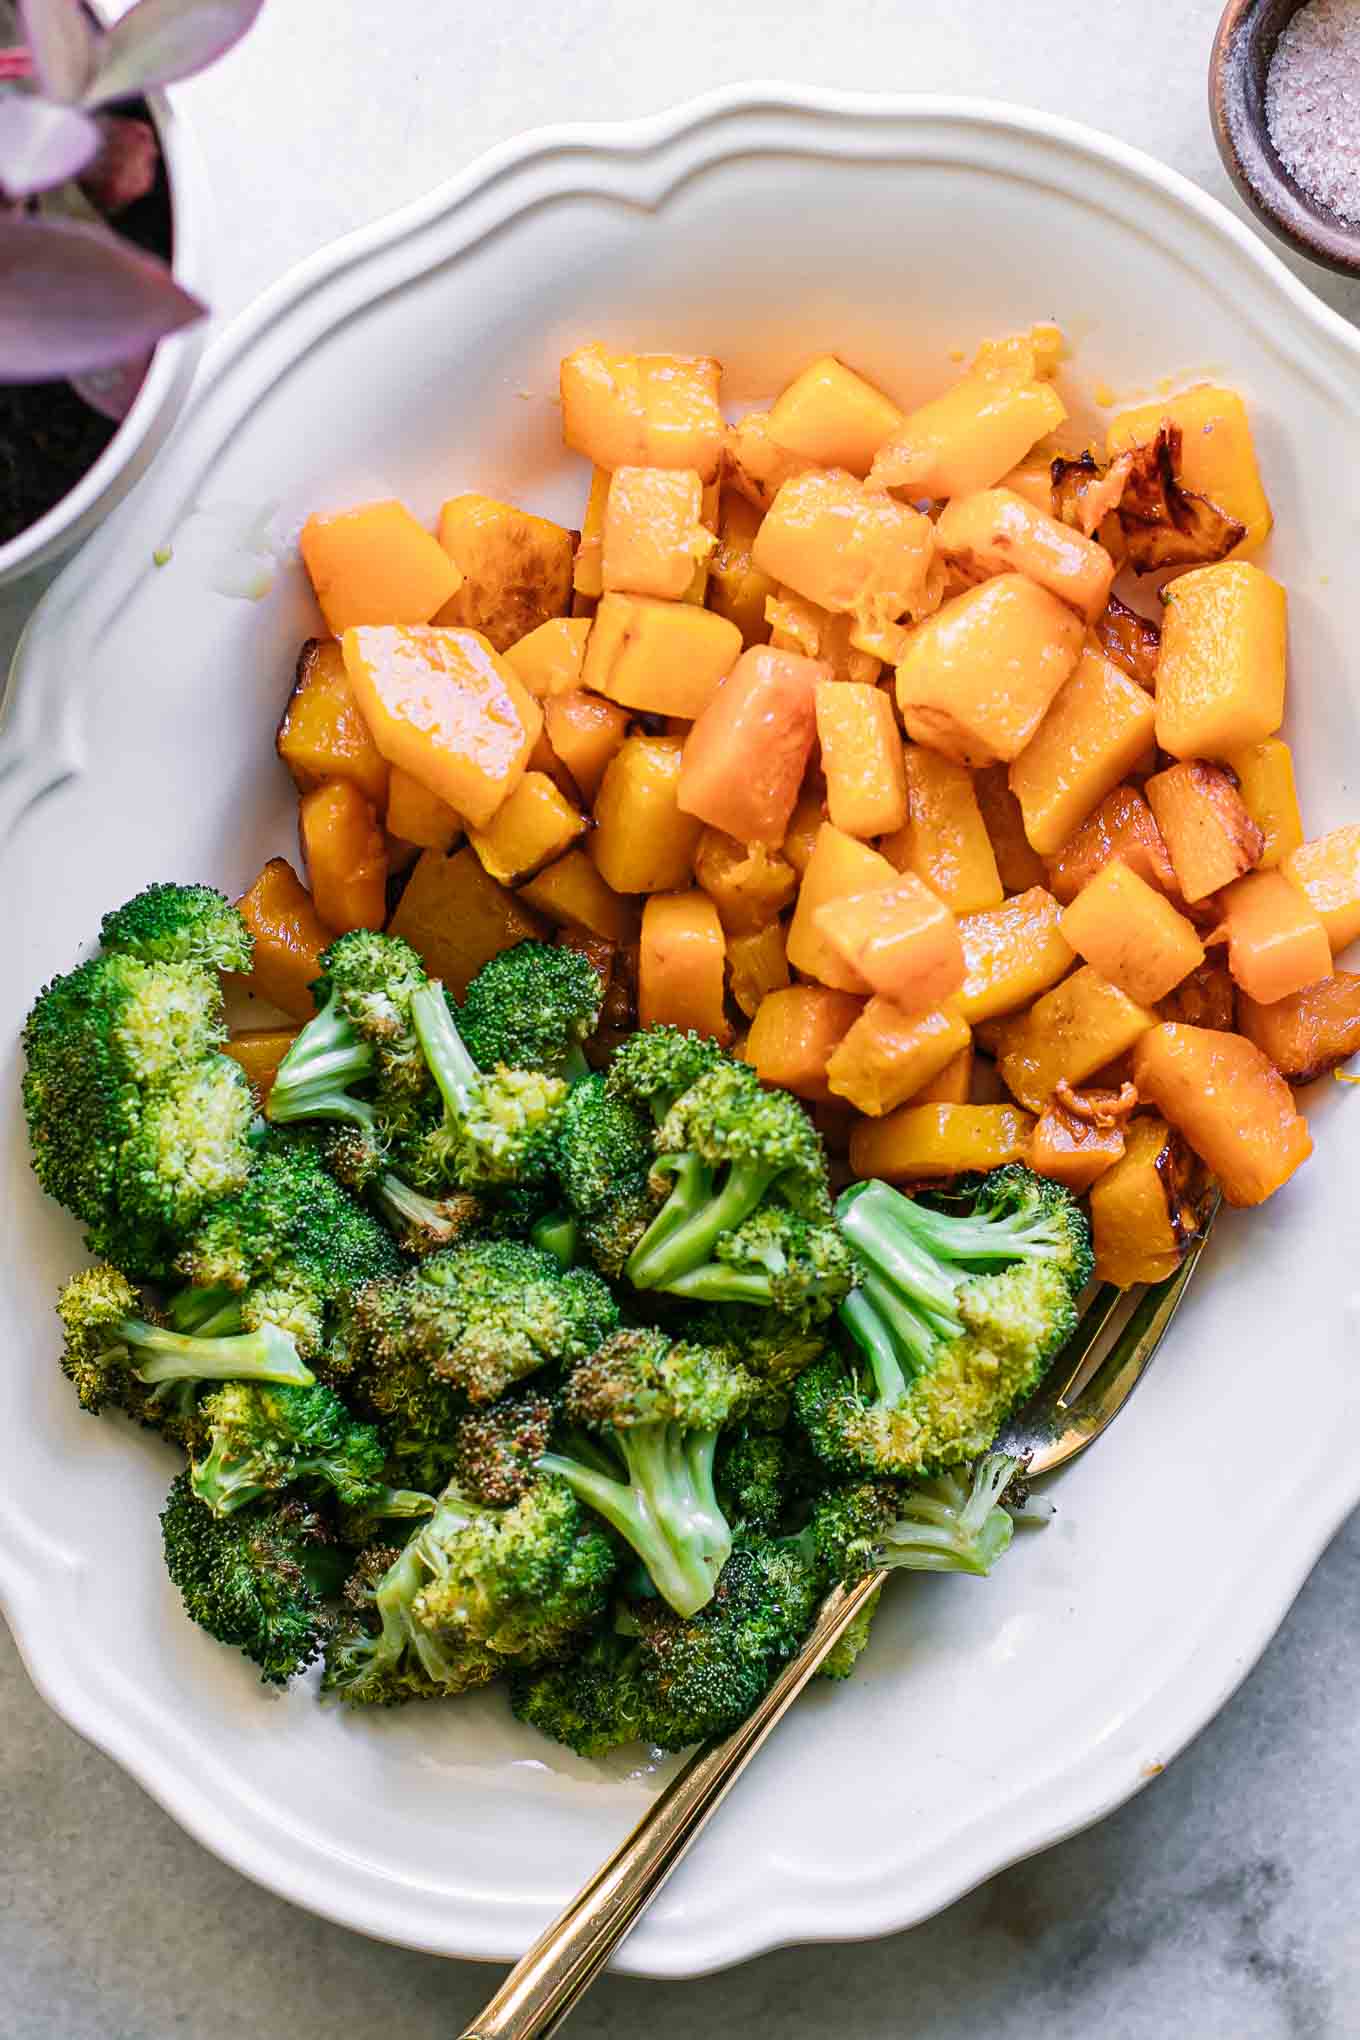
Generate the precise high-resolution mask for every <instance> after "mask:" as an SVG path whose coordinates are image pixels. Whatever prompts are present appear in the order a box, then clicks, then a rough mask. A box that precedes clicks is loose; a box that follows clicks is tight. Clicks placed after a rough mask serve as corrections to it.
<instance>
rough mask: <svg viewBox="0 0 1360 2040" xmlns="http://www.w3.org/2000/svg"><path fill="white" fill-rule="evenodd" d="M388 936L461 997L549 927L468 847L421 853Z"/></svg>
mask: <svg viewBox="0 0 1360 2040" xmlns="http://www.w3.org/2000/svg"><path fill="white" fill-rule="evenodd" d="M387 932H388V933H389V935H401V936H404V937H405V939H406V940H407V941H408V942H409V943H410V944H411V947H412V948H413V949H414V950H415V951H416V953H417V955H418V956H419V957H420V959H421V961H422V963H423V964H424V965H425V968H426V970H427V971H428V972H429V973H430V976H431V977H437V978H442V979H443V981H444V983H445V984H446V985H447V986H448V988H449V990H450V991H451V992H452V993H453V995H454V997H455V998H456V999H461V998H462V996H463V994H464V992H465V991H466V990H467V988H468V986H469V985H470V984H471V982H472V980H473V978H475V977H476V975H477V973H478V971H479V970H480V969H481V967H482V965H483V964H484V963H490V961H491V959H492V957H493V956H499V955H500V953H501V951H502V950H503V949H513V948H514V946H515V944H516V943H517V942H528V941H530V940H535V939H536V940H540V941H541V940H542V939H543V937H544V936H545V935H546V934H547V932H548V929H547V923H546V922H545V921H543V920H541V919H540V918H539V916H538V915H537V914H535V913H531V912H530V910H529V908H528V907H526V906H525V905H524V904H523V903H522V901H521V900H520V897H519V895H518V894H517V893H512V892H507V890H506V888H505V887H504V886H503V885H498V884H497V883H496V881H495V879H494V878H492V877H491V876H490V874H489V873H488V872H487V871H486V870H485V868H484V867H483V865H482V862H481V859H480V858H479V857H478V855H477V853H476V851H475V850H473V849H471V848H470V847H469V846H468V845H467V844H464V845H463V848H462V849H461V850H455V852H454V854H453V856H452V857H445V856H443V855H442V854H441V852H439V851H438V850H425V851H422V852H421V856H420V860H419V862H418V863H417V865H416V868H415V870H414V871H413V872H412V873H411V876H410V878H409V879H408V880H407V881H406V890H405V892H403V894H402V896H401V898H400V899H399V900H398V902H397V907H396V911H395V913H394V914H393V916H392V919H391V920H390V921H389V923H388V930H387Z"/></svg>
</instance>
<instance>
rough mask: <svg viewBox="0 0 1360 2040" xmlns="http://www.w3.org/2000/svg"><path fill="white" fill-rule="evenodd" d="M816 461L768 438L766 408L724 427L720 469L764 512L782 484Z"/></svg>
mask: <svg viewBox="0 0 1360 2040" xmlns="http://www.w3.org/2000/svg"><path fill="white" fill-rule="evenodd" d="M814 465H815V463H814V462H812V461H810V460H806V459H805V458H804V457H803V455H802V454H800V453H791V452H790V451H789V449H788V447H786V446H780V445H779V444H778V442H777V441H776V440H774V439H772V438H771V437H770V414H769V412H768V411H748V412H747V414H746V416H745V417H744V418H739V419H738V420H737V422H736V424H735V425H729V426H728V428H727V444H726V447H725V449H724V453H723V471H724V475H725V477H726V479H727V480H728V481H730V482H731V484H732V487H733V488H734V489H736V490H737V491H738V493H739V494H740V495H743V496H744V497H745V498H746V500H747V502H748V503H749V504H750V505H751V507H752V509H755V510H759V511H760V512H761V514H762V515H763V514H764V512H765V511H766V510H768V509H769V507H770V505H771V503H773V501H774V499H775V497H776V496H777V495H778V493H779V491H780V489H781V488H782V487H783V485H784V483H785V482H787V481H791V480H792V478H793V476H794V475H801V474H805V473H806V472H807V470H808V469H809V468H810V467H812V466H814Z"/></svg>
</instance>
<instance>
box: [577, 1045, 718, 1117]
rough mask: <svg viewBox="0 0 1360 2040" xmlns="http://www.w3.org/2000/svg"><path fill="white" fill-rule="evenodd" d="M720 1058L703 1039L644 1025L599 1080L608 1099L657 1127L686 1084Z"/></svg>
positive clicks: (614, 1058) (617, 1053)
mask: <svg viewBox="0 0 1360 2040" xmlns="http://www.w3.org/2000/svg"><path fill="white" fill-rule="evenodd" d="M726 1060H727V1058H726V1057H725V1056H724V1055H723V1052H722V1050H721V1049H720V1048H719V1046H718V1044H717V1042H716V1041H714V1040H712V1038H711V1037H710V1036H708V1035H703V1034H693V1033H682V1032H681V1030H680V1029H679V1028H678V1027H644V1028H642V1029H641V1030H640V1031H639V1032H638V1033H636V1034H630V1035H629V1037H628V1039H627V1041H625V1042H623V1043H622V1044H621V1045H620V1047H619V1048H618V1049H617V1050H616V1052H615V1054H614V1057H613V1059H612V1061H611V1062H610V1065H609V1071H608V1075H607V1076H606V1079H605V1082H606V1085H607V1087H608V1090H609V1094H610V1096H611V1097H613V1098H618V1099H620V1100H622V1102H623V1103H624V1104H626V1105H631V1106H633V1107H634V1109H635V1110H636V1111H638V1112H640V1113H642V1114H643V1115H644V1116H645V1117H646V1118H648V1119H650V1120H651V1121H652V1123H653V1125H656V1126H659V1125H660V1124H661V1122H662V1120H663V1119H664V1118H665V1117H666V1114H667V1113H668V1112H669V1111H670V1109H671V1107H672V1105H673V1104H674V1103H675V1101H676V1099H677V1098H679V1097H680V1096H681V1094H682V1093H683V1092H685V1091H687V1090H688V1089H689V1087H690V1085H691V1084H693V1083H695V1082H697V1080H698V1079H699V1078H700V1077H702V1076H704V1075H705V1074H706V1073H707V1072H708V1071H709V1070H711V1069H714V1068H715V1067H717V1066H718V1065H719V1064H721V1063H723V1062H725V1061H726Z"/></svg>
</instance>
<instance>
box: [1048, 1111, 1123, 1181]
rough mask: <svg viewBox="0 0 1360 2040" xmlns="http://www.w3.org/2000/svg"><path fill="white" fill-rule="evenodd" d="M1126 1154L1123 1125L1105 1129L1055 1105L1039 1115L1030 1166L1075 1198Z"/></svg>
mask: <svg viewBox="0 0 1360 2040" xmlns="http://www.w3.org/2000/svg"><path fill="white" fill-rule="evenodd" d="M1123 1153H1124V1129H1123V1127H1122V1126H1120V1125H1119V1124H1117V1123H1110V1124H1107V1125H1103V1126H1102V1125H1100V1124H1098V1123H1097V1122H1096V1121H1095V1120H1094V1119H1083V1118H1082V1117H1081V1116H1080V1115H1079V1114H1078V1113H1076V1112H1071V1111H1069V1110H1068V1108H1067V1106H1066V1105H1060V1104H1058V1103H1056V1102H1054V1103H1051V1104H1048V1105H1046V1106H1045V1107H1044V1109H1043V1111H1042V1112H1041V1113H1040V1114H1039V1121H1038V1124H1037V1125H1036V1127H1035V1129H1034V1134H1033V1137H1032V1139H1031V1141H1030V1144H1029V1165H1030V1167H1031V1169H1033V1171H1034V1173H1035V1175H1036V1176H1047V1177H1048V1178H1049V1180H1050V1181H1051V1182H1054V1183H1061V1184H1063V1186H1064V1187H1065V1188H1066V1189H1068V1190H1070V1191H1071V1192H1072V1194H1073V1196H1075V1197H1084V1196H1085V1194H1086V1192H1087V1191H1088V1190H1089V1189H1090V1187H1091V1185H1092V1184H1093V1183H1094V1182H1095V1181H1096V1179H1097V1177H1100V1176H1103V1175H1104V1174H1105V1172H1106V1170H1107V1169H1112V1168H1113V1167H1114V1165H1115V1163H1116V1162H1117V1161H1119V1160H1120V1158H1121V1157H1122V1155H1123Z"/></svg>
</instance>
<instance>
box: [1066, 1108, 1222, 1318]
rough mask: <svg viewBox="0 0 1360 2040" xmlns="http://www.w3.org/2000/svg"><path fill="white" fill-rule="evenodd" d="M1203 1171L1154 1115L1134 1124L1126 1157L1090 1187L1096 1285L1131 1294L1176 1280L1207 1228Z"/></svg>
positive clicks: (1129, 1131)
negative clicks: (1137, 1286) (1135, 1287)
mask: <svg viewBox="0 0 1360 2040" xmlns="http://www.w3.org/2000/svg"><path fill="white" fill-rule="evenodd" d="M1206 1187H1207V1186H1206V1184H1205V1179H1204V1172H1203V1170H1202V1169H1201V1168H1200V1166H1199V1164H1198V1162H1197V1161H1196V1159H1195V1157H1194V1155H1193V1154H1192V1153H1191V1151H1190V1149H1189V1147H1188V1146H1187V1145H1186V1143H1185V1142H1184V1141H1183V1140H1182V1139H1181V1137H1180V1135H1179V1134H1177V1133H1173V1132H1172V1130H1171V1128H1170V1127H1169V1126H1168V1125H1167V1123H1166V1121H1165V1120H1164V1119H1162V1118H1159V1117H1157V1116H1155V1115H1152V1116H1145V1117H1142V1118H1138V1119H1135V1120H1134V1121H1133V1122H1132V1123H1131V1125H1130V1126H1129V1127H1128V1129H1127V1132H1126V1133H1125V1136H1124V1153H1123V1155H1122V1156H1121V1158H1120V1159H1119V1160H1118V1161H1117V1162H1116V1163H1115V1164H1114V1166H1113V1167H1112V1168H1110V1169H1107V1170H1106V1171H1105V1172H1104V1173H1103V1174H1102V1175H1101V1176H1100V1177H1099V1179H1098V1180H1097V1181H1096V1182H1095V1183H1093V1184H1092V1186H1091V1233H1092V1239H1093V1243H1094V1246H1095V1250H1096V1270H1095V1272H1096V1279H1097V1281H1100V1282H1113V1283H1115V1284H1117V1286H1118V1287H1119V1288H1120V1289H1127V1288H1129V1287H1130V1285H1131V1284H1133V1283H1135V1282H1164V1281H1165V1280H1166V1278H1167V1277H1168V1276H1169V1275H1174V1274H1175V1272H1176V1270H1177V1268H1179V1266H1180V1264H1181V1262H1182V1261H1183V1260H1184V1259H1185V1256H1186V1255H1187V1254H1188V1253H1189V1251H1190V1249H1191V1247H1192V1246H1193V1245H1194V1243H1195V1241H1196V1240H1197V1239H1198V1237H1199V1234H1200V1230H1201V1226H1202V1224H1203V1212H1204V1196H1205V1190H1206Z"/></svg>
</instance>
